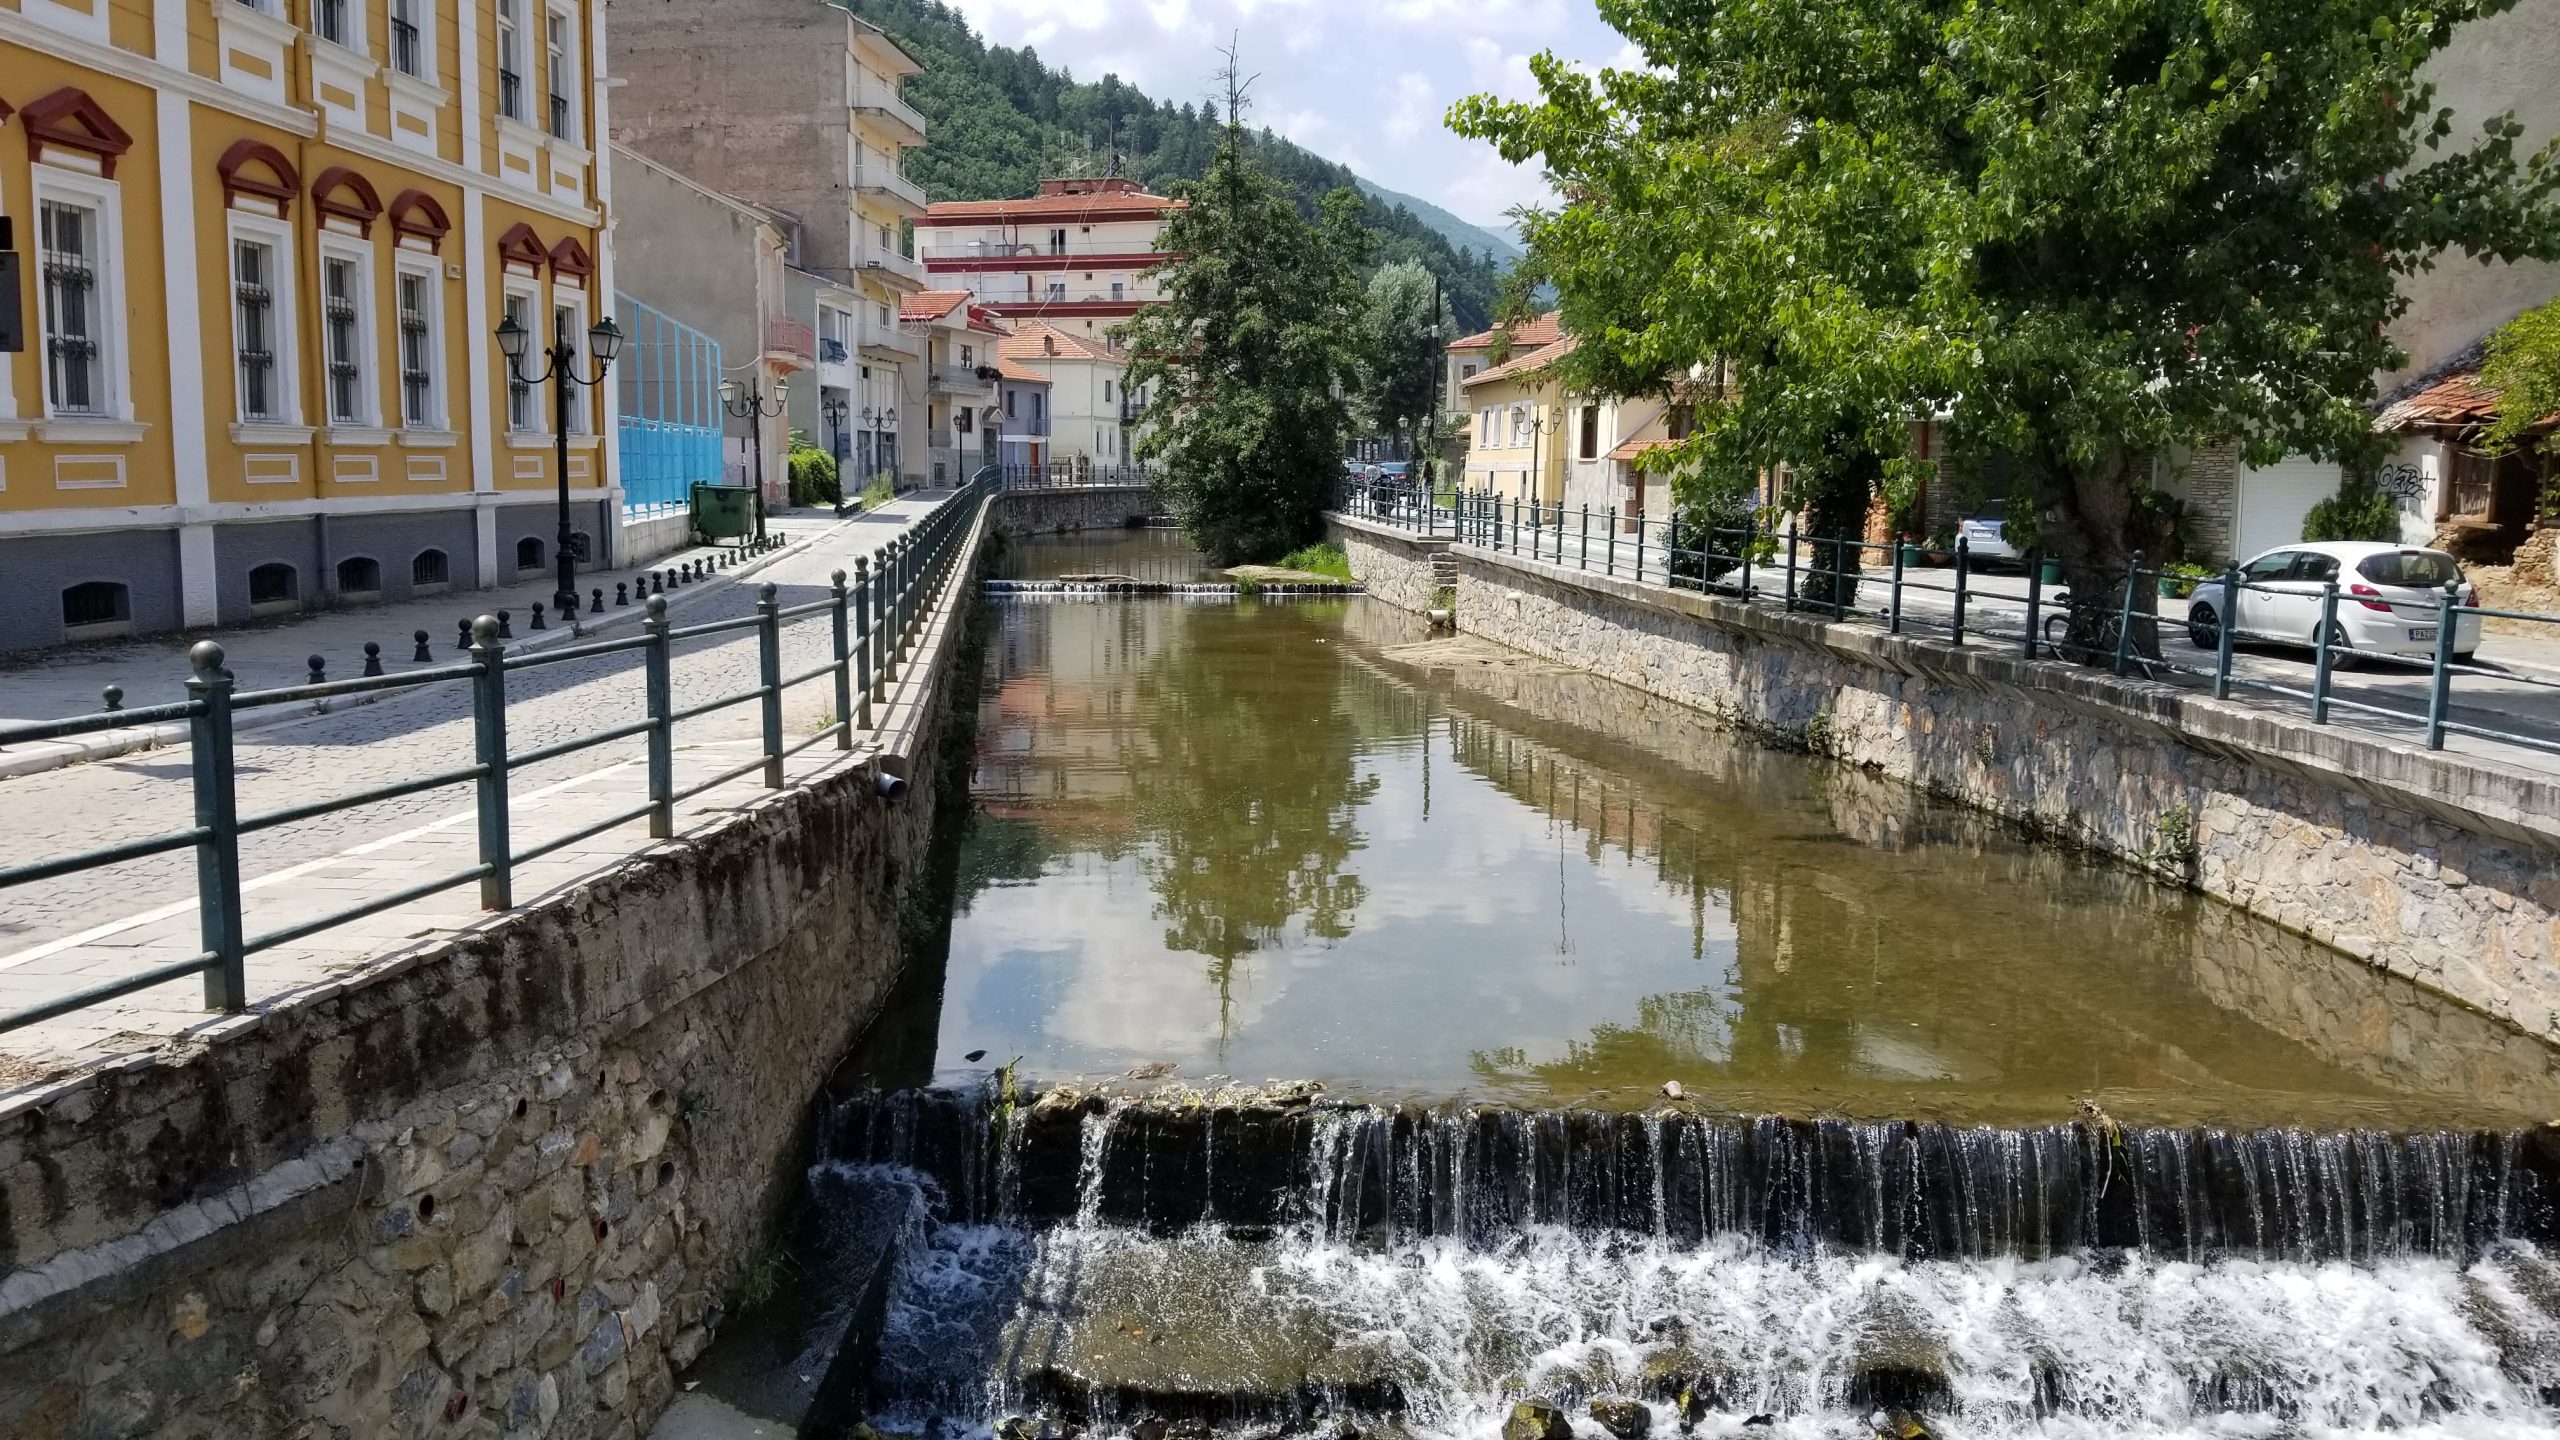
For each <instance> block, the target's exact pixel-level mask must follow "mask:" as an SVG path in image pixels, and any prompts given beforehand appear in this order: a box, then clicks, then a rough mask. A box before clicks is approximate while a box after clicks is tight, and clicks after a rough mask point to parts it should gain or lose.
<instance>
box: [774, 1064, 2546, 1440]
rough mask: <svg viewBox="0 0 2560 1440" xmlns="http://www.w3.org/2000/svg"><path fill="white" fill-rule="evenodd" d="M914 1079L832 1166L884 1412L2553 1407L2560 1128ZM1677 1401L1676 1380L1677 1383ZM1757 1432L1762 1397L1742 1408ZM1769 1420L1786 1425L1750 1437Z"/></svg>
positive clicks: (1240, 1419)
mask: <svg viewBox="0 0 2560 1440" xmlns="http://www.w3.org/2000/svg"><path fill="white" fill-rule="evenodd" d="M1219 1098H1220V1097H1210V1098H1209V1099H1207V1100H1203V1099H1202V1098H1200V1097H1196V1096H1190V1095H1187V1094H1186V1095H1185V1096H1183V1097H1182V1098H1181V1099H1180V1100H1174V1101H1166V1100H1141V1101H1131V1100H1127V1099H1117V1100H1112V1101H1108V1102H1106V1101H1102V1100H1097V1099H1090V1098H1082V1097H1071V1096H1061V1095H1056V1094H1053V1095H1051V1096H1049V1097H1047V1098H1045V1099H1033V1098H1031V1097H1023V1098H1022V1100H1021V1101H1020V1102H1019V1103H1015V1104H1002V1103H995V1102H993V1101H991V1100H990V1099H988V1098H987V1097H983V1096H980V1095H977V1094H968V1093H959V1092H952V1091H910V1092H900V1093H897V1094H892V1095H888V1096H880V1097H866V1098H863V1099H858V1100H853V1101H849V1102H846V1103H845V1104H843V1105H842V1106H840V1107H839V1108H838V1109H837V1111H836V1112H835V1113H834V1115H833V1116H832V1117H831V1120H830V1124H829V1133H828V1136H827V1139H826V1142H825V1143H826V1153H827V1156H828V1159H827V1160H826V1161H825V1162H824V1164H823V1165H822V1172H823V1173H825V1174H826V1175H828V1176H830V1177H833V1179H834V1180H835V1181H837V1182H842V1181H845V1180H847V1179H848V1178H849V1177H860V1179H861V1181H862V1183H870V1184H884V1183H885V1184H893V1185H906V1186H913V1187H915V1188H917V1189H918V1190H920V1191H921V1192H922V1194H923V1196H924V1197H925V1201H926V1208H927V1209H928V1210H929V1211H930V1212H931V1213H932V1214H933V1215H934V1217H935V1219H934V1221H933V1222H932V1223H931V1224H929V1225H928V1226H927V1227H926V1230H925V1233H924V1234H923V1235H922V1236H920V1237H918V1238H917V1239H916V1240H915V1242H914V1243H913V1244H911V1246H910V1247H909V1250H908V1253H907V1255H906V1257H905V1259H904V1261H903V1262H902V1270H901V1274H900V1280H899V1283H898V1286H897V1287H896V1290H895V1297H894V1299H893V1300H892V1302H891V1309H890V1317H889V1322H888V1324H887V1326H886V1332H885V1335H884V1339H883V1346H882V1354H881V1369H880V1374H879V1382H878V1387H879V1393H878V1394H877V1395H876V1396H875V1400H876V1408H878V1409H879V1410H881V1411H882V1412H883V1413H884V1414H891V1415H898V1416H903V1417H905V1418H908V1419H912V1420H914V1421H915V1422H917V1423H919V1424H921V1423H922V1422H923V1421H924V1420H926V1419H928V1418H939V1419H941V1420H943V1421H944V1422H946V1423H959V1424H965V1425H986V1424H992V1423H994V1422H995V1421H997V1420H999V1419H1001V1418H1003V1417H1004V1416H1007V1415H1011V1414H1018V1413H1027V1412H1031V1411H1034V1410H1038V1411H1043V1412H1045V1413H1047V1414H1048V1415H1049V1416H1050V1417H1051V1419H1052V1421H1053V1422H1055V1423H1058V1424H1061V1425H1063V1424H1064V1423H1065V1422H1067V1421H1069V1420H1073V1421H1076V1422H1079V1423H1084V1424H1089V1425H1093V1426H1096V1427H1101V1428H1098V1430H1097V1433H1107V1429H1108V1427H1111V1426H1115V1425H1118V1424H1125V1423H1126V1422H1128V1421H1129V1420H1131V1419H1132V1418H1133V1417H1137V1416H1141V1415H1150V1414H1151V1415H1156V1416H1160V1417H1165V1416H1170V1417H1175V1418H1181V1417H1196V1418H1198V1419H1203V1420H1206V1421H1208V1422H1210V1423H1212V1424H1215V1425H1220V1426H1228V1427H1241V1428H1252V1427H1255V1426H1259V1427H1260V1432H1261V1433H1264V1434H1268V1433H1270V1430H1271V1428H1272V1427H1273V1426H1274V1425H1285V1424H1287V1423H1290V1422H1293V1421H1299V1420H1307V1419H1310V1418H1316V1417H1330V1416H1350V1417H1357V1418H1359V1419H1360V1422H1361V1423H1362V1424H1364V1425H1366V1426H1371V1427H1374V1426H1377V1425H1379V1424H1387V1425H1390V1426H1393V1427H1401V1428H1403V1429H1405V1430H1407V1431H1410V1432H1413V1433H1416V1434H1420V1435H1430V1436H1444V1435H1445V1436H1451V1437H1461V1436H1463V1437H1468V1440H1489V1437H1491V1436H1492V1435H1493V1434H1494V1433H1495V1431H1496V1430H1497V1429H1499V1427H1500V1423H1501V1420H1502V1417H1503V1416H1504V1415H1505V1414H1506V1413H1507V1411H1508V1407H1509V1405H1510V1403H1511V1402H1512V1401H1513V1400H1515V1399H1518V1398H1520V1397H1522V1396H1525V1395H1535V1396H1544V1397H1548V1398H1552V1399H1555V1400H1557V1401H1559V1402H1560V1403H1562V1404H1564V1405H1566V1406H1567V1408H1568V1410H1570V1411H1572V1412H1573V1413H1574V1414H1575V1415H1576V1424H1577V1429H1578V1433H1580V1434H1583V1435H1586V1436H1595V1437H1596V1436H1602V1435H1604V1434H1605V1432H1604V1431H1602V1430H1600V1429H1599V1428H1598V1427H1597V1426H1596V1425H1595V1424H1594V1423H1593V1422H1592V1421H1591V1420H1590V1419H1589V1418H1588V1417H1586V1416H1583V1415H1582V1414H1581V1413H1580V1406H1581V1405H1582V1404H1583V1403H1584V1402H1586V1401H1588V1400H1591V1399H1594V1398H1598V1397H1604V1396H1612V1395H1624V1396H1632V1397H1634V1398H1637V1399H1640V1400H1643V1401H1645V1402H1647V1403H1649V1404H1650V1405H1651V1407H1652V1409H1653V1411H1654V1415H1655V1433H1656V1434H1657V1435H1663V1434H1668V1433H1669V1432H1670V1431H1671V1429H1672V1428H1673V1427H1674V1426H1675V1425H1676V1424H1678V1423H1679V1422H1680V1421H1681V1420H1682V1419H1683V1418H1684V1416H1685V1418H1686V1419H1687V1420H1688V1421H1689V1422H1690V1424H1691V1425H1692V1426H1693V1427H1694V1430H1695V1433H1698V1434H1701V1435H1723V1434H1740V1435H1754V1436H1757V1435H1775V1436H1802V1437H1813V1436H1839V1437H1851V1436H1856V1437H1864V1436H1866V1435H1869V1434H1870V1433H1872V1432H1871V1430H1870V1428H1869V1427H1868V1425H1867V1421H1866V1418H1865V1417H1866V1416H1867V1414H1868V1412H1869V1410H1871V1409H1873V1408H1874V1407H1876V1406H1879V1405H1894V1406H1908V1407H1911V1408H1913V1409H1914V1410H1916V1411H1918V1412H1919V1413H1921V1414H1922V1415H1924V1416H1925V1417H1926V1418H1927V1421H1928V1423H1929V1424H1930V1425H1932V1426H1933V1427H1935V1429H1936V1431H1937V1433H1939V1434H1941V1435H1943V1436H1947V1437H1960V1436H1983V1437H2008V1436H2025V1435H2069V1436H2078V1435H2090V1436H2096V1435H2164V1434H2169V1435H2197V1436H2203V1435H2214V1436H2221V1435H2265V1436H2293V1435H2304V1436H2309V1435H2329V1434H2364V1433H2380V1432H2391V1433H2414V1434H2441V1435H2448V1436H2465V1437H2469V1436H2481V1437H2486V1436H2491V1435H2499V1436H2506V1435H2540V1436H2555V1435H2560V1412H2555V1411H2554V1409H2553V1408H2552V1406H2553V1404H2554V1403H2555V1402H2560V1265H2554V1264H2552V1263H2551V1262H2549V1261H2546V1260H2545V1259H2544V1258H2543V1252H2544V1249H2545V1247H2546V1246H2547V1245H2548V1244H2549V1242H2550V1239H2551V1236H2552V1232H2553V1230H2554V1228H2555V1224H2554V1213H2555V1212H2554V1204H2553V1197H2554V1180H2555V1177H2560V1143H2555V1141H2554V1137H2553V1136H2552V1134H2551V1133H2550V1132H2549V1131H2547V1130H2537V1131H2533V1132H2526V1133H2508V1134H2494V1133H2492V1134H2482V1133H2456V1132H2442V1133H2428V1134H2415V1135H2397V1136H2393V1135H2381V1134H2334V1135H2315V1134H2307V1133H2301V1132H2295V1131H2282V1130H2270V1131H2259V1132H2249V1133H2236V1132H2220V1131H2209V1130H2173V1129H2142V1128H2135V1127H2124V1128H2121V1129H2119V1128H2117V1127H2115V1126H2113V1125H2110V1124H2107V1123H2105V1122H2104V1121H2103V1119H2095V1120H2092V1121H2089V1122H2086V1123H2080V1124H2073V1125H2062V1126H2053V1127H2047V1128H2041V1129H2027V1130H1990V1129H1960V1128H1953V1127H1947V1126H1941V1125H1925V1124H1909V1123H1886V1124H1851V1123H1843V1122H1834V1121H1806V1120H1792V1119H1778V1118H1742V1119H1736V1118H1718V1117H1709V1116H1702V1115H1697V1114H1692V1113H1672V1112H1659V1113H1652V1114H1610V1113H1600V1112H1582V1111H1527V1110H1483V1109H1469V1108H1455V1107H1452V1108H1443V1109H1422V1108H1418V1107H1403V1108H1373V1107H1342V1106H1329V1105H1308V1104H1303V1103H1301V1104H1272V1103H1242V1104H1225V1103H1218V1100H1219ZM1684 1396H1685V1397H1686V1399H1685V1400H1684V1399H1683V1397H1684ZM1754 1417H1768V1419H1767V1420H1765V1421H1764V1422H1763V1424H1761V1425H1748V1426H1747V1425H1746V1422H1747V1421H1749V1420H1751V1419H1752V1418H1754ZM1770 1422H1774V1424H1771V1423H1770Z"/></svg>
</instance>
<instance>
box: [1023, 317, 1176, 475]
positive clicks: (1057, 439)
mask: <svg viewBox="0 0 2560 1440" xmlns="http://www.w3.org/2000/svg"><path fill="white" fill-rule="evenodd" d="M998 353H999V354H1001V355H1002V356H1003V357H1004V359H1005V360H1006V362H1007V363H1009V364H1015V365H1020V366H1022V367H1024V368H1026V369H1028V370H1031V371H1033V372H1035V373H1037V374H1038V375H1040V376H1041V377H1042V378H1044V379H1046V380H1047V381H1048V382H1049V384H1050V404H1051V409H1050V412H1049V434H1050V437H1051V439H1050V444H1049V446H1048V447H1047V448H1048V455H1047V458H1048V460H1049V463H1050V464H1052V465H1053V466H1064V467H1067V468H1068V469H1071V470H1072V471H1073V472H1074V473H1075V475H1076V476H1077V478H1079V479H1091V478H1093V477H1094V476H1095V475H1097V474H1109V473H1111V472H1115V471H1120V470H1124V469H1126V468H1128V467H1129V466H1131V465H1133V464H1135V463H1136V462H1135V461H1134V460H1133V459H1132V455H1131V449H1132V447H1133V446H1134V445H1135V444H1136V442H1137V434H1138V412H1139V409H1140V407H1141V406H1142V405H1143V403H1144V400H1145V397H1144V396H1142V395H1138V394H1133V393H1131V391H1130V390H1129V388H1128V385H1127V383H1126V379H1125V376H1126V374H1127V372H1128V368H1129V356H1128V352H1126V351H1124V350H1119V349H1116V348H1114V347H1113V346H1111V345H1109V344H1107V343H1105V342H1103V341H1101V340H1094V339H1087V338H1085V337H1084V336H1081V335H1077V334H1074V333H1073V332H1070V331H1067V330H1063V329H1060V328H1058V327H1057V326H1054V325H1051V324H1048V323H1047V322H1045V321H1040V320H1023V321H1018V322H1016V323H1015V325H1014V327H1013V333H1012V334H1011V335H1008V336H1006V337H1005V339H1004V342H1003V344H1002V345H1001V346H999V347H998Z"/></svg>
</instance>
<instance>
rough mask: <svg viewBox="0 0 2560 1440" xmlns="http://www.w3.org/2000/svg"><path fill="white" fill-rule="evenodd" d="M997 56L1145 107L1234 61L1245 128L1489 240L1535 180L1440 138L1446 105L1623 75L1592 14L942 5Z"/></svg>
mask: <svg viewBox="0 0 2560 1440" xmlns="http://www.w3.org/2000/svg"><path fill="white" fill-rule="evenodd" d="M953 3H955V4H956V5H957V6H958V8H959V9H960V10H961V11H962V13H964V14H966V15H967V16H968V17H969V20H970V22H971V23H972V24H974V25H976V26H977V27H978V30H979V32H980V33H981V34H983V35H984V36H986V38H987V39H988V40H989V41H990V42H991V43H994V44H999V45H1026V44H1027V45H1031V46H1033V47H1035V48H1037V49H1038V50H1039V52H1040V56H1041V58H1042V59H1043V60H1045V61H1047V62H1048V63H1049V64H1051V65H1064V66H1065V67H1067V68H1068V69H1069V70H1071V71H1073V72H1074V74H1075V76H1076V78H1077V79H1079V80H1098V79H1100V78H1102V76H1103V74H1104V73H1105V72H1116V73H1118V75H1119V76H1120V78H1121V79H1123V80H1126V81H1128V82H1129V83H1131V84H1133V85H1136V86H1138V87H1139V88H1140V89H1142V90H1145V91H1146V92H1147V93H1148V94H1149V95H1152V96H1155V97H1156V98H1158V99H1165V100H1173V101H1176V102H1180V101H1183V100H1196V99H1199V98H1201V97H1203V96H1205V95H1207V94H1208V93H1209V92H1210V89H1211V86H1212V83H1213V82H1212V75H1213V73H1214V72H1215V71H1216V69H1217V67H1218V63H1219V60H1218V55H1217V52H1218V51H1219V50H1220V49H1221V48H1223V47H1224V46H1225V45H1226V43H1227V41H1228V38H1229V37H1230V36H1231V35H1232V36H1234V37H1236V38H1237V39H1238V40H1239V41H1240V42H1241V44H1242V46H1243V48H1244V53H1245V58H1246V61H1247V68H1248V71H1249V72H1253V71H1258V72H1260V75H1261V79H1260V80H1259V81H1257V82H1256V83H1255V85H1254V89H1253V95H1254V107H1253V109H1252V111H1251V113H1250V118H1252V119H1253V120H1255V121H1256V122H1258V123H1260V124H1265V125H1269V126H1270V127H1271V128H1272V129H1274V130H1277V131H1279V132H1280V133H1281V134H1284V135H1286V136H1288V137H1289V138H1290V139H1292V140H1295V141H1297V142H1298V143H1299V144H1301V145H1304V146H1306V147H1307V148H1309V149H1311V150H1313V151H1315V152H1316V153H1318V154H1320V155H1324V156H1326V157H1328V158H1330V159H1334V160H1339V161H1341V162H1342V163H1343V164H1346V165H1349V166H1350V167H1351V168H1352V169H1354V170H1357V171H1359V172H1360V173H1361V174H1362V175H1364V176H1366V177H1368V178H1369V179H1371V180H1374V181H1376V182H1377V183H1379V184H1381V185H1384V186H1387V187H1388V188H1390V189H1394V190H1401V191H1404V192H1405V193H1407V194H1411V195H1418V196H1421V197H1422V198H1423V199H1425V200H1429V201H1430V202H1432V203H1433V204H1435V205H1438V206H1440V207H1442V208H1443V209H1446V210H1449V211H1450V212H1452V213H1454V214H1456V215H1458V216H1460V217H1461V218H1463V219H1467V220H1471V221H1474V222H1475V223H1477V224H1479V225H1487V224H1492V223H1494V222H1496V221H1499V220H1501V219H1502V217H1503V212H1504V211H1506V210H1508V209H1509V208H1510V207H1512V206H1513V205H1517V204H1520V203H1522V202H1524V201H1537V200H1540V199H1542V198H1543V197H1544V196H1545V193H1546V189H1545V186H1544V185H1543V184H1541V183H1540V181H1539V178H1538V176H1537V173H1536V172H1535V170H1534V169H1526V170H1524V169H1517V168H1514V167H1512V166H1509V165H1505V164H1503V163H1502V160H1501V158H1500V157H1499V156H1497V155H1495V154H1494V153H1493V151H1492V150H1491V149H1490V148H1489V147H1487V146H1484V145H1482V144H1478V143H1476V142H1474V141H1470V140H1462V139H1460V138H1459V137H1457V136H1455V135H1452V134H1450V133H1449V131H1448V130H1447V128H1446V127H1445V126H1443V125H1442V123H1441V117H1442V116H1443V115H1444V114H1446V113H1447V112H1448V108H1449V106H1450V104H1451V103H1452V102H1454V101H1456V100H1457V99H1458V98H1459V97H1461V96H1464V95H1469V94H1473V93H1476V92H1479V91H1491V92H1493V93H1496V94H1501V95H1506V96H1511V97H1514V98H1527V97H1528V96H1530V95H1532V94H1533V93H1534V92H1535V88H1536V87H1535V86H1534V84H1533V83H1532V82H1531V80H1530V78H1529V57H1530V56H1531V55H1534V54H1536V53H1537V52H1539V51H1541V50H1553V51H1555V52H1556V53H1557V54H1558V55H1560V56H1562V57H1564V58H1565V59H1568V60H1573V61H1578V62H1581V63H1584V64H1587V65H1592V66H1600V65H1612V64H1615V65H1627V64H1631V63H1632V60H1631V57H1632V51H1631V50H1630V49H1629V47H1628V46H1627V43H1626V40H1625V37H1623V36H1621V35H1619V34H1618V33H1617V32H1616V31H1614V30H1612V29H1610V28H1609V27H1608V26H1607V25H1605V24H1603V23H1601V20H1600V16H1599V13H1598V12H1597V11H1596V10H1594V9H1593V8H1592V6H1591V4H1590V0H1139V3H1136V4H1131V5H1097V4H1095V3H1093V0H953Z"/></svg>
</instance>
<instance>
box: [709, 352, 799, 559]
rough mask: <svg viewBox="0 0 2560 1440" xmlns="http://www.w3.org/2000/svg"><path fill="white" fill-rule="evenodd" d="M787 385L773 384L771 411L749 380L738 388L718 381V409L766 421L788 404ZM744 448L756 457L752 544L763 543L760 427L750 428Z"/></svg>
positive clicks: (753, 426) (728, 382)
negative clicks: (754, 518) (752, 452)
mask: <svg viewBox="0 0 2560 1440" xmlns="http://www.w3.org/2000/svg"><path fill="white" fill-rule="evenodd" d="M790 396H791V382H790V381H788V380H776V381H774V382H773V408H771V409H766V408H765V398H764V389H763V387H761V386H760V385H758V384H757V383H756V382H755V381H753V380H750V381H748V382H747V383H746V384H744V385H740V384H739V383H738V382H737V381H735V380H723V381H721V382H720V408H721V409H723V410H726V411H728V412H729V413H730V414H732V415H735V416H737V417H738V418H740V419H742V420H744V419H749V418H753V419H756V420H769V419H771V418H773V417H774V416H776V415H779V414H781V413H782V412H783V410H784V409H785V408H787V407H788V406H789V404H790ZM747 448H748V449H750V450H753V451H754V452H755V454H756V543H757V544H759V545H761V544H763V543H764V426H762V425H760V424H757V425H750V426H749V427H748V431H747Z"/></svg>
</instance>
